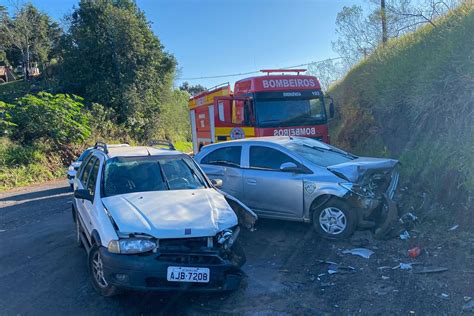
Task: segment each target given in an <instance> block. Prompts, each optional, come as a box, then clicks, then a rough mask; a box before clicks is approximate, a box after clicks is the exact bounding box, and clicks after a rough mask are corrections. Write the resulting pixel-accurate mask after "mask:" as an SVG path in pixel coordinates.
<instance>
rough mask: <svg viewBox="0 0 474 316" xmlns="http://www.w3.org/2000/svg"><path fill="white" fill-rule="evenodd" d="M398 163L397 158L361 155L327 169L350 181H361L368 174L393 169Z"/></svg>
mask: <svg viewBox="0 0 474 316" xmlns="http://www.w3.org/2000/svg"><path fill="white" fill-rule="evenodd" d="M397 164H398V160H395V159H386V158H370V157H359V158H357V159H354V160H351V161H348V162H344V163H341V164H337V165H333V166H329V167H327V169H328V170H329V171H331V172H332V173H334V174H336V175H337V176H339V177H340V176H342V177H343V178H346V179H347V180H348V181H350V182H353V183H359V182H361V181H362V179H363V178H364V177H365V176H366V175H368V174H373V173H375V172H378V171H386V170H392V169H393V168H395V166H396V165H397Z"/></svg>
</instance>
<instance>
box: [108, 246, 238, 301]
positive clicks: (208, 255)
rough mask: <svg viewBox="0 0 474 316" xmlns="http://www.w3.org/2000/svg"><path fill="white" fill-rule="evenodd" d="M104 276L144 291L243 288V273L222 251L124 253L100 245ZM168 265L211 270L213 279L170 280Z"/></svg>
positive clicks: (229, 289) (215, 290) (125, 285)
mask: <svg viewBox="0 0 474 316" xmlns="http://www.w3.org/2000/svg"><path fill="white" fill-rule="evenodd" d="M100 253H101V256H102V261H103V268H104V275H105V278H106V280H107V281H108V282H110V283H111V284H113V285H115V286H117V287H119V288H124V289H130V290H142V291H150V290H151V291H181V290H184V291H200V292H218V291H231V290H235V289H237V288H238V287H239V285H240V281H241V279H242V276H243V273H242V271H241V270H240V268H239V267H238V266H236V265H235V264H233V263H232V262H231V261H229V260H228V259H225V258H223V256H221V255H220V253H219V251H211V250H210V251H199V252H179V251H167V250H158V251H157V252H150V253H146V254H136V255H123V254H114V253H111V252H109V251H108V250H107V249H106V248H105V247H101V248H100ZM168 267H192V268H207V269H209V282H206V283H193V282H175V281H168V280H167V273H168Z"/></svg>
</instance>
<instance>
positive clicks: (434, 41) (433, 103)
mask: <svg viewBox="0 0 474 316" xmlns="http://www.w3.org/2000/svg"><path fill="white" fill-rule="evenodd" d="M436 25H437V26H436V27H432V26H428V25H427V26H425V27H423V28H421V29H420V30H418V31H417V32H415V33H413V34H409V35H406V36H404V37H402V38H399V39H397V40H393V41H391V42H390V43H388V45H387V46H386V47H384V48H381V49H379V50H378V51H376V52H375V53H374V54H373V55H372V56H370V57H369V58H367V59H366V60H364V61H362V62H361V63H360V64H358V65H356V66H355V67H354V68H353V69H352V70H351V71H350V72H349V73H348V74H347V76H346V77H345V78H344V79H343V80H341V81H340V82H338V83H337V84H336V85H334V86H333V87H331V89H330V91H329V93H330V94H331V95H332V96H333V97H334V99H335V102H336V105H337V107H338V113H337V118H336V120H334V121H333V122H332V126H331V127H332V139H333V141H334V142H335V144H336V145H339V146H341V147H343V148H346V149H348V150H352V151H354V152H356V153H358V154H360V155H376V156H390V157H395V158H398V159H400V160H401V162H402V165H403V168H402V169H403V171H402V172H403V179H404V181H405V182H406V183H409V184H410V185H413V186H415V187H418V188H420V189H421V190H423V191H424V192H430V193H432V194H433V195H434V196H435V197H436V198H438V199H439V200H440V201H442V202H449V203H450V202H455V201H456V200H459V199H462V200H465V199H466V200H465V201H470V200H469V196H470V197H471V199H472V198H473V197H474V8H473V7H472V5H464V6H461V7H459V8H458V9H457V10H455V11H453V12H451V13H450V14H448V15H447V16H446V17H444V18H442V19H440V20H438V21H436Z"/></svg>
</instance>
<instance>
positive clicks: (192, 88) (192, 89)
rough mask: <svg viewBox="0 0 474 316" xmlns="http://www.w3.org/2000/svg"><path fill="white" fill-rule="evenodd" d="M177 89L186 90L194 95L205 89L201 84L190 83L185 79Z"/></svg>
mask: <svg viewBox="0 0 474 316" xmlns="http://www.w3.org/2000/svg"><path fill="white" fill-rule="evenodd" d="M179 90H181V91H187V92H188V93H189V94H190V95H196V94H199V93H201V92H204V91H206V90H207V89H206V87H204V86H201V85H200V84H196V85H190V84H189V82H187V81H185V82H183V84H181V86H180V87H179Z"/></svg>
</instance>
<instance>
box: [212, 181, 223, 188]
mask: <svg viewBox="0 0 474 316" xmlns="http://www.w3.org/2000/svg"><path fill="white" fill-rule="evenodd" d="M211 183H212V185H213V186H215V187H216V188H220V187H222V184H223V182H222V179H212V180H211Z"/></svg>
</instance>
